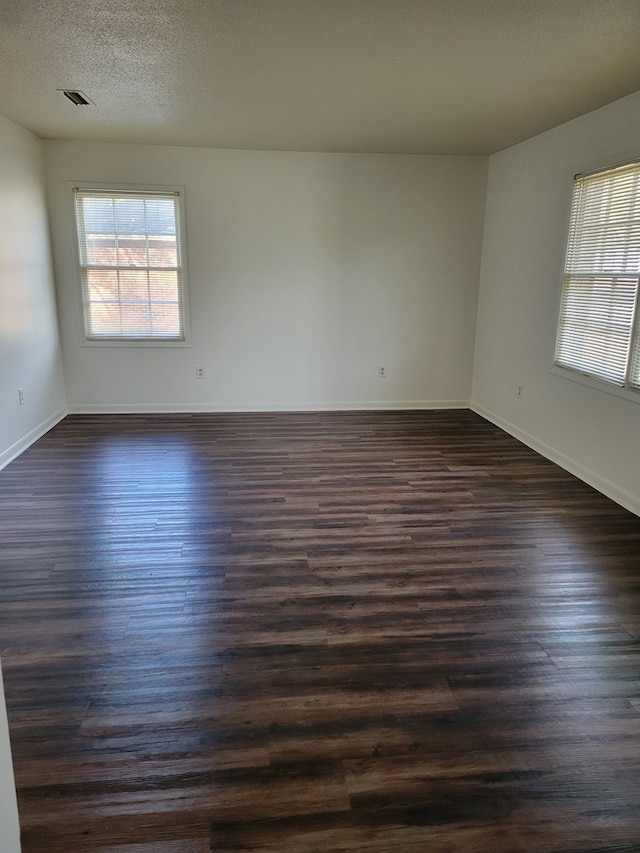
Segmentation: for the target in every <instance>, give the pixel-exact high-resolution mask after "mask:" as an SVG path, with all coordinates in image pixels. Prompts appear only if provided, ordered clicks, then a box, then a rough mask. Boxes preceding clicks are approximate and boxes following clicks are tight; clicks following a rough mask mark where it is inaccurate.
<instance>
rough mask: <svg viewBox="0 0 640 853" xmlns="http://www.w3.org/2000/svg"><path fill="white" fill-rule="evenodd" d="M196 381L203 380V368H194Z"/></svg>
mask: <svg viewBox="0 0 640 853" xmlns="http://www.w3.org/2000/svg"><path fill="white" fill-rule="evenodd" d="M196 379H204V367H196Z"/></svg>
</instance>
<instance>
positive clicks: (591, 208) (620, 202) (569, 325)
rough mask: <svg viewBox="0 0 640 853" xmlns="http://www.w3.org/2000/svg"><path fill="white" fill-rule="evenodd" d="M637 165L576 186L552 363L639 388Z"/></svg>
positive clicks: (592, 176)
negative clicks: (554, 359)
mask: <svg viewBox="0 0 640 853" xmlns="http://www.w3.org/2000/svg"><path fill="white" fill-rule="evenodd" d="M639 275H640V163H632V164H628V165H626V166H622V167H619V168H615V169H609V170H607V171H604V172H599V173H597V174H590V175H579V176H578V177H577V178H576V179H575V183H574V192H573V202H572V207H571V219H570V225H569V240H568V246H567V258H566V264H565V274H564V283H563V290H562V303H561V309H560V322H559V327H558V339H557V347H556V364H558V365H560V366H561V367H568V368H570V369H573V370H577V371H580V372H581V373H585V374H587V375H589V376H594V377H596V378H598V379H602V380H604V381H605V382H611V383H614V384H616V385H619V386H621V387H622V386H625V385H630V386H632V387H635V388H640V353H639V352H638V348H639V347H640V340H639V336H638V329H637V326H638V313H639V310H638V276H639Z"/></svg>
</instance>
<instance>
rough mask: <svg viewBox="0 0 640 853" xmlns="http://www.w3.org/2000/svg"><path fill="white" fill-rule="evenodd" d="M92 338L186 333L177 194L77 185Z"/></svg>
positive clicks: (85, 294)
mask: <svg viewBox="0 0 640 853" xmlns="http://www.w3.org/2000/svg"><path fill="white" fill-rule="evenodd" d="M75 207H76V223H77V231H78V248H79V256H80V270H81V278H82V296H83V305H84V314H85V328H86V335H87V338H88V339H93V340H100V339H114V338H116V339H117V338H124V339H134V340H146V339H152V340H154V339H165V340H184V322H183V310H182V302H183V300H182V275H181V266H182V265H181V255H180V231H179V225H178V223H179V215H178V196H177V194H176V193H173V192H163V193H156V192H154V193H148V192H144V193H143V192H107V191H101V190H84V189H76V190H75Z"/></svg>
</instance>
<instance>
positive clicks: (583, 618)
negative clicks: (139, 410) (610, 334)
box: [0, 411, 640, 853]
mask: <svg viewBox="0 0 640 853" xmlns="http://www.w3.org/2000/svg"><path fill="white" fill-rule="evenodd" d="M0 654H1V656H2V661H3V669H4V678H5V688H6V693H7V706H8V712H9V720H10V730H11V736H12V744H13V752H14V763H15V774H16V783H17V787H18V798H19V807H20V814H21V824H22V827H23V851H24V853H85V851H86V853H97V851H100V853H205V851H209V850H214V851H219V853H239V851H245V853H246V851H254V853H267V851H268V853H275V851H278V853H320V851H322V852H323V853H324V851H328V852H329V853H339V852H340V851H343V852H344V853H348V851H368V853H387V851H398V852H399V853H425V851H426V853H484V852H485V851H490V853H523V851H540V853H632V851H635V853H638V851H640V519H638V518H637V517H635V516H633V515H631V514H630V513H628V512H626V511H625V510H623V509H621V508H619V507H618V506H616V505H615V504H613V503H611V502H610V501H608V500H607V499H606V498H604V497H602V496H601V495H599V494H597V493H596V492H594V491H593V490H592V489H590V488H589V487H588V486H586V485H584V484H583V483H581V482H579V481H578V480H576V479H574V478H573V477H571V476H570V475H569V474H567V473H565V472H563V471H562V470H560V469H559V468H557V467H556V466H554V465H553V464H551V463H550V462H548V461H546V460H544V459H542V458H541V457H539V456H537V455H536V454H535V453H533V452H532V451H530V450H528V449H527V448H526V447H524V446H523V445H521V444H519V443H518V442H517V441H515V440H514V439H512V438H510V437H509V436H507V435H505V434H504V433H502V432H501V431H500V430H498V429H496V428H495V427H493V426H492V425H491V424H489V423H487V422H486V421H484V420H483V419H481V418H480V417H478V416H476V415H474V414H473V413H471V412H468V411H452V412H402V413H357V412H350V413H323V414H260V415H249V414H245V415H238V414H220V415H199V414H197V415H183V416H173V415H154V416H148V417H144V416H100V417H97V416H95V417H94V416H73V417H68V418H66V419H65V420H64V421H63V422H62V423H60V424H59V425H58V426H57V427H56V428H54V429H53V430H52V431H51V432H50V433H49V434H47V435H46V436H45V437H44V438H43V439H41V440H40V441H39V442H37V444H35V445H34V446H33V447H32V448H30V449H29V450H28V451H27V452H26V453H25V454H23V455H22V456H21V457H20V458H19V459H17V460H16V461H14V462H13V463H12V464H11V465H10V466H8V467H7V468H6V469H5V471H3V472H2V473H0Z"/></svg>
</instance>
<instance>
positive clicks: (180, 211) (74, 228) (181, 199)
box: [66, 181, 191, 348]
mask: <svg viewBox="0 0 640 853" xmlns="http://www.w3.org/2000/svg"><path fill="white" fill-rule="evenodd" d="M66 188H67V195H68V207H69V218H70V223H71V238H72V243H73V248H74V251H73V258H74V266H75V270H76V285H77V286H76V290H77V295H78V299H77V304H78V314H79V321H78V328H79V330H80V344H81V345H82V346H86V347H133V348H137V347H142V348H147V347H169V348H173V347H177V348H180V347H191V322H190V310H189V285H188V271H187V246H186V221H185V219H186V217H185V189H184V187H183V186H177V185H170V186H167V185H164V184H163V185H157V184H153V185H150V184H120V183H119V184H111V183H102V182H98V181H91V182H87V181H67V182H66ZM77 190H80V191H86V192H91V191H92V190H93V191H95V192H105V193H113V194H115V195H117V194H118V193H122V194H123V195H127V194H140V195H149V196H153V195H154V194H171V195H175V196H176V199H177V221H176V226H177V228H178V247H179V252H180V310H181V319H182V332H183V334H182V336H181V337H180V338H177V337H175V338H174V337H166V338H163V337H143V336H124V335H122V336H119V335H114V336H112V337H107V336H99V337H98V336H96V337H90V336H89V334H88V330H87V321H86V306H85V295H84V281H83V273H82V263H81V257H80V248H79V239H78V223H77V218H76V191H77ZM141 269H145V267H141Z"/></svg>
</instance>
